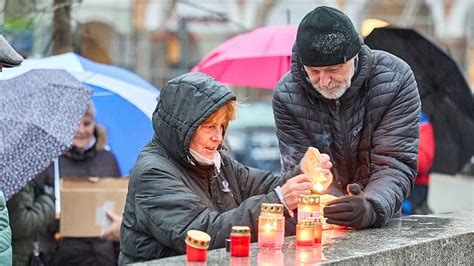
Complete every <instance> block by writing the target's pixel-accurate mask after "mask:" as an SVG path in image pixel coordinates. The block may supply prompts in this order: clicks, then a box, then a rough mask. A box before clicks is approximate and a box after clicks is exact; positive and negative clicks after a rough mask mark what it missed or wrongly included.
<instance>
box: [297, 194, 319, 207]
mask: <svg viewBox="0 0 474 266" xmlns="http://www.w3.org/2000/svg"><path fill="white" fill-rule="evenodd" d="M319 202H320V201H319V195H316V194H309V195H299V196H298V203H302V204H309V205H317V204H319Z"/></svg>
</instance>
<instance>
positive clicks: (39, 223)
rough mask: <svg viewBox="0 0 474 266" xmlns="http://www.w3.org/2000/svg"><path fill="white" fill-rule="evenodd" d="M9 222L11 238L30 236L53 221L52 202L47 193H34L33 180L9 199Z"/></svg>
mask: <svg viewBox="0 0 474 266" xmlns="http://www.w3.org/2000/svg"><path fill="white" fill-rule="evenodd" d="M8 208H9V214H10V224H11V227H12V232H13V239H14V240H16V239H22V238H31V239H33V237H34V234H35V233H36V232H38V231H40V230H41V229H44V228H46V226H47V225H48V224H49V223H50V222H51V221H53V218H54V202H53V199H52V198H51V197H49V196H47V195H44V194H40V195H36V193H35V189H34V185H33V181H30V183H28V184H27V185H26V186H25V187H24V188H23V189H22V190H20V191H19V192H18V193H16V194H15V195H14V196H13V197H12V198H11V199H10V200H9V201H8Z"/></svg>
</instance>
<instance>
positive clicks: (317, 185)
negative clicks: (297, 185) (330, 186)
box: [313, 183, 324, 192]
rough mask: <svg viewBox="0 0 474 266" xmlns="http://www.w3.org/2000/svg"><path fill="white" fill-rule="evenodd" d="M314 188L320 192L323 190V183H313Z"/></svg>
mask: <svg viewBox="0 0 474 266" xmlns="http://www.w3.org/2000/svg"><path fill="white" fill-rule="evenodd" d="M313 189H314V190H316V191H318V192H321V191H323V189H324V186H323V184H321V183H316V184H314V185H313Z"/></svg>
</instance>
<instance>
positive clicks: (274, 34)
mask: <svg viewBox="0 0 474 266" xmlns="http://www.w3.org/2000/svg"><path fill="white" fill-rule="evenodd" d="M297 28H298V26H296V25H284V26H267V27H262V28H257V29H255V30H252V31H250V32H246V33H242V34H239V35H237V36H234V37H233V38H231V39H229V40H227V41H225V42H224V43H222V44H221V45H219V46H218V47H217V48H215V49H214V50H212V51H211V52H210V53H209V54H208V55H206V56H205V57H204V58H203V59H201V61H200V62H199V63H198V64H197V65H196V66H195V67H194V68H193V69H192V71H200V72H203V73H205V74H207V75H209V76H212V77H214V78H215V79H216V80H218V81H221V82H223V83H227V84H232V85H239V86H249V87H257V88H265V89H273V87H274V86H275V85H276V83H277V82H278V81H279V80H280V78H281V77H282V76H283V75H284V74H285V73H286V72H288V70H289V69H290V64H291V49H292V47H293V44H294V42H295V39H296V30H297Z"/></svg>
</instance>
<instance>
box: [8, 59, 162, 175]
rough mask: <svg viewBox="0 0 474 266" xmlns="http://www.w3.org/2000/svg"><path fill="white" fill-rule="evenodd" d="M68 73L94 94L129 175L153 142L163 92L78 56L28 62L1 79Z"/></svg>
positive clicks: (100, 120)
mask: <svg viewBox="0 0 474 266" xmlns="http://www.w3.org/2000/svg"><path fill="white" fill-rule="evenodd" d="M38 68H41V69H64V70H67V71H68V72H69V73H71V74H72V75H73V76H74V77H76V78H77V79H78V80H79V81H81V82H82V83H84V84H86V85H87V86H89V87H90V88H91V89H92V90H93V95H92V101H93V102H94V104H95V107H96V111H97V122H98V123H100V124H102V125H103V126H104V127H105V128H106V129H107V132H108V137H109V141H108V144H109V146H110V148H111V150H112V152H113V153H114V154H115V155H116V156H117V160H118V162H119V165H120V170H121V172H122V174H128V173H129V172H130V170H131V168H132V167H133V165H134V163H135V160H136V158H137V155H138V153H139V152H140V150H141V148H142V147H143V146H144V145H145V144H146V143H147V142H148V141H149V140H150V139H151V137H152V134H153V127H152V124H151V116H152V113H153V111H154V109H155V106H156V103H157V99H158V96H159V91H158V89H156V88H155V87H153V86H152V85H151V84H150V83H148V82H147V81H145V80H143V79H142V78H140V77H139V76H137V75H135V74H134V73H132V72H130V71H127V70H125V69H122V68H119V67H116V66H110V65H105V64H100V63H96V62H93V61H91V60H88V59H86V58H84V57H82V56H80V55H77V54H75V53H66V54H62V55H57V56H51V57H46V58H42V59H27V60H24V61H23V63H22V65H21V66H20V67H17V68H13V69H6V70H5V71H4V72H3V75H2V76H0V79H10V78H12V77H15V76H18V75H20V74H22V73H25V72H26V71H28V70H30V69H38Z"/></svg>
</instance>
